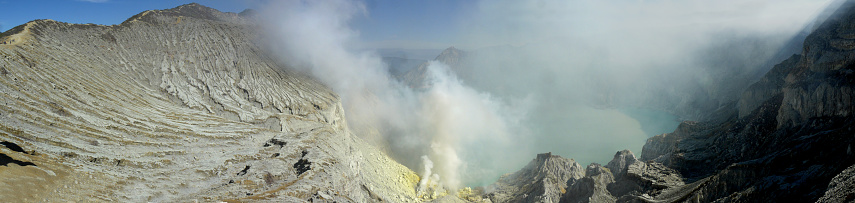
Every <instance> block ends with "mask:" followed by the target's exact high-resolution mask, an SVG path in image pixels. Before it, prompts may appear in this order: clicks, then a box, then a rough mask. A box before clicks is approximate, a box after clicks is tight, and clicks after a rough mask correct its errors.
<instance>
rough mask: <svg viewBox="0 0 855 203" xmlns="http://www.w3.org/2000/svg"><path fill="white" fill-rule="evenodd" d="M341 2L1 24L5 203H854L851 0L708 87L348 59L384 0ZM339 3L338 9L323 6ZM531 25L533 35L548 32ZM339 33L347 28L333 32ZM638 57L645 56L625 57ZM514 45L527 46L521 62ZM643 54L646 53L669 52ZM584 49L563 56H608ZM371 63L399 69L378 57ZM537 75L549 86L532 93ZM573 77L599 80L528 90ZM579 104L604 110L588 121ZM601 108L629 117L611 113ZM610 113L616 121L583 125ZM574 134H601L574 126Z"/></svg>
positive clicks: (497, 49) (500, 57)
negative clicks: (651, 120) (353, 26)
mask: <svg viewBox="0 0 855 203" xmlns="http://www.w3.org/2000/svg"><path fill="white" fill-rule="evenodd" d="M96 2H97V1H96ZM295 2H296V3H295ZM331 2H333V3H330V2H324V3H321V2H314V1H290V3H282V4H281V5H280V4H277V3H272V4H274V5H275V6H284V7H283V8H287V9H285V10H283V11H281V12H271V11H269V10H265V9H259V10H258V11H256V10H246V11H244V12H240V13H233V12H221V11H218V10H216V9H214V8H209V7H207V6H203V5H200V4H196V3H190V4H185V5H181V6H178V7H175V8H171V9H166V10H148V11H144V12H141V13H139V14H136V15H132V14H131V15H132V16H130V15H129V16H130V18H128V19H127V20H125V21H124V22H121V23H120V24H115V25H97V24H73V23H65V22H59V21H55V20H47V19H45V20H32V21H29V22H27V23H24V24H21V25H18V26H16V27H13V28H11V29H8V30H7V31H5V32H3V33H2V34H0V104H2V105H0V200H2V201H4V202H108V201H109V202H113V201H116V202H197V201H198V202H494V203H495V202H853V201H855V151H853V150H855V149H853V148H852V147H853V146H852V145H853V143H855V136H853V135H855V129H853V126H855V115H853V114H855V1H831V2H826V3H825V4H822V6H823V7H819V11H816V12H819V13H820V14H818V15H815V16H811V18H810V19H807V20H805V22H815V23H812V24H809V25H808V26H804V25H801V24H799V25H797V26H801V27H802V28H803V30H802V31H801V33H800V34H799V33H795V34H793V35H792V36H787V37H785V38H786V39H785V38H781V40H780V43H779V44H776V45H775V46H772V45H771V44H772V43H766V42H765V41H762V42H760V41H741V42H740V43H734V44H736V45H733V46H734V47H737V45H738V46H755V45H757V46H760V47H765V48H769V47H772V48H769V49H774V51H770V52H769V53H771V54H768V55H763V57H765V58H764V60H765V59H768V60H765V61H763V62H756V61H754V62H751V63H747V62H746V63H741V61H740V60H742V59H745V60H754V59H756V57H744V56H745V55H744V54H743V53H754V52H759V51H757V50H755V49H750V50H748V51H745V50H744V49H740V51H745V52H739V53H740V54H739V55H738V58H739V60H737V59H732V58H727V57H731V56H730V55H726V54H727V53H732V52H730V49H737V48H733V47H729V45H728V46H725V47H723V48H722V47H718V48H717V49H715V51H710V52H692V53H701V54H699V55H701V56H705V57H706V56H709V57H710V58H713V57H712V56H713V55H714V56H716V57H719V58H714V59H709V60H720V61H716V62H715V63H713V62H710V63H707V61H705V62H703V63H704V64H715V66H710V67H716V68H715V69H713V68H710V69H705V70H704V71H698V72H692V73H691V74H686V75H680V77H689V76H687V75H692V76H694V75H698V74H709V75H705V76H704V80H694V79H692V80H686V81H687V82H693V83H691V84H693V85H680V84H684V83H682V82H683V81H682V80H679V79H675V78H676V77H675V78H667V76H662V77H663V78H652V79H639V80H635V79H628V78H618V79H611V80H606V79H602V78H599V77H600V76H609V77H611V75H608V73H610V72H609V71H603V72H596V71H602V70H601V69H585V70H579V71H571V72H570V73H566V74H567V75H584V74H589V73H592V71H594V72H596V74H592V75H594V76H590V77H589V75H584V77H581V76H573V77H575V78H570V79H567V80H562V79H560V78H558V79H555V78H552V77H550V76H551V75H560V74H565V73H564V72H561V71H555V72H546V73H549V74H537V73H536V72H537V71H541V69H537V68H532V67H529V66H531V64H539V62H538V60H540V59H544V58H549V57H552V55H551V54H550V53H556V52H555V50H564V48H562V47H561V46H563V44H559V45H561V46H557V47H558V48H556V46H552V45H555V43H541V44H538V42H531V43H521V44H513V45H507V46H505V45H501V46H482V47H485V48H478V47H477V46H474V45H472V46H469V45H466V44H460V45H457V46H456V47H458V48H455V47H451V48H447V49H444V48H434V49H435V50H434V51H433V52H430V54H432V56H431V57H430V58H424V59H418V58H407V57H413V56H415V55H407V56H383V57H379V56H377V55H383V53H381V52H377V53H372V54H352V52H351V49H347V48H340V47H338V46H339V44H348V43H347V42H346V40H341V39H350V38H358V37H359V35H360V34H362V35H369V34H371V33H370V32H367V31H362V32H361V33H360V32H357V31H353V30H350V28H347V25H343V24H345V23H347V22H350V21H352V19H351V18H360V15H374V14H370V13H371V12H367V13H369V14H366V13H364V11H363V10H365V9H368V10H371V9H375V7H372V6H370V5H371V4H362V3H360V2H350V1H331ZM74 3H92V2H82V1H80V2H74ZM106 3H118V2H112V1H106ZM327 3H328V4H329V5H328V4H327ZM386 3H389V2H386ZM481 3H484V4H486V3H489V1H488V2H481ZM505 3H508V2H505ZM552 3H555V2H552ZM546 4H549V2H547V3H546ZM769 4H774V3H769ZM2 5H3V4H2V3H0V6H2ZM301 6H305V8H304V7H301ZM469 6H482V7H478V8H481V10H480V11H483V12H488V11H489V9H516V8H518V7H515V6H508V8H506V7H490V6H484V5H469ZM586 6H598V5H586ZM600 6H601V5H600ZM826 7H827V8H826ZM462 8H468V7H462ZM462 8H461V9H462ZM519 8H528V7H519ZM531 8H534V9H547V10H548V9H550V8H554V7H550V6H548V5H547V6H542V7H538V6H536V5H534V6H532V7H531ZM621 8H623V7H621ZM633 8H635V7H634V6H633ZM638 8H639V9H645V8H651V7H648V6H638ZM823 8H824V10H822V9H823ZM329 11H331V12H332V13H337V14H336V15H335V16H334V17H326V16H324V15H321V14H324V12H329ZM501 11H503V10H501ZM372 12H373V11H372ZM379 12H381V11H377V12H375V13H379ZM472 12H475V11H472ZM562 12H564V11H560V12H559V13H562ZM568 12H570V11H568ZM572 12H580V11H579V10H576V11H572ZM806 12H814V11H806ZM271 13H276V14H271ZM544 13H550V12H545V11H544ZM304 14H305V15H304ZM504 14H506V15H515V14H514V13H513V12H508V13H504ZM551 14H554V12H553V13H551ZM377 15H380V14H377ZM426 15H427V14H426ZM270 19H282V20H281V22H273V23H271V22H270V21H271V20H270ZM479 19H481V18H479ZM485 19H487V18H485ZM519 19H520V23H522V24H523V25H519V26H518V27H516V28H517V29H535V30H537V29H538V28H537V27H534V26H527V25H524V23H525V22H527V21H525V20H529V18H522V17H521V18H519ZM533 19H537V18H533ZM0 21H3V20H2V19H0ZM315 21H317V22H320V23H319V24H317V25H316V24H310V25H306V23H311V22H315ZM573 22H576V21H573ZM270 24H274V26H271V25H270ZM275 25H286V26H275ZM301 25H302V26H305V27H300V26H301ZM605 26H606V25H603V27H605ZM343 27H344V28H343ZM462 27H465V26H462ZM314 28H317V29H314ZM327 28H328V29H327ZM591 29H594V30H595V27H592V28H591ZM635 29H639V28H632V29H628V30H624V31H623V32H621V33H625V32H630V33H631V32H636V31H635ZM339 30H344V31H342V32H341V33H343V34H341V33H337V31H339ZM488 30H490V29H488ZM511 30H513V29H511ZM680 30H693V29H692V28H687V29H682V28H681V29H680ZM325 32H336V33H337V35H332V36H330V37H327V38H324V35H325V34H324V33H325ZM592 32H594V31H592ZM524 33H525V32H524ZM616 33H617V32H616ZM492 36H495V37H497V38H498V39H504V38H501V36H503V35H502V34H495V35H492ZM509 36H515V35H509ZM579 36H580V37H585V36H586V35H579ZM280 37H282V38H288V37H293V38H289V39H286V40H276V38H280ZM552 37H556V36H552ZM557 37H561V36H557ZM323 39H330V40H328V41H323ZM485 39H486V37H485ZM532 39H535V38H532ZM537 39H539V40H540V39H550V40H551V39H553V38H537ZM615 40H621V39H619V38H615ZM675 40H676V39H675ZM471 41H472V42H473V43H474V42H475V41H478V40H474V39H473V40H471ZM605 41H609V40H603V42H605ZM638 41H640V42H639V43H645V42H644V40H638ZM592 42H600V41H597V40H592ZM742 42H745V43H742ZM514 43H516V42H514ZM657 43H659V42H657ZM544 44H545V45H544ZM665 44H667V43H665ZM710 44H715V43H710ZM541 45H543V46H541ZM575 45H579V44H574V46H575ZM761 45H762V46H761ZM778 45H780V46H778ZM580 46H581V45H580ZM698 46H701V45H698ZM445 47H450V46H445ZM470 47H473V48H470ZM532 47H536V48H532ZM541 47H550V48H548V49H547V48H541ZM582 47H592V46H587V45H586V46H582ZM553 48H556V49H553ZM536 49H539V50H541V51H540V52H529V51H517V50H536ZM568 49H569V48H568ZM586 49H587V48H586ZM758 49H759V48H758ZM645 50H649V51H650V52H658V51H662V52H665V51H667V50H658V51H657V50H654V48H653V47H648V48H645ZM734 52H735V51H734ZM508 53H513V54H508ZM525 53H530V54H525ZM559 53H564V52H559ZM572 53H573V54H576V55H573V57H579V58H586V59H591V60H593V59H597V60H599V59H603V60H604V61H610V62H608V63H612V62H614V61H615V60H622V59H617V58H619V57H621V56H622V55H621V53H620V52H615V51H609V50H605V51H604V50H601V49H596V48H591V49H590V50H586V51H581V52H572ZM674 53H677V52H674ZM680 53H682V52H680ZM764 53H765V52H764ZM585 54H591V55H585ZM638 54H640V55H641V56H644V57H646V56H648V55H645V54H648V53H643V52H633V53H632V54H629V55H638ZM722 54H725V55H722ZM592 55H596V56H592ZM517 56H518V57H520V58H523V57H531V58H528V59H525V60H511V58H514V57H517ZM556 56H558V57H565V55H561V54H556ZM566 56H571V55H570V54H567V55H566ZM751 56H755V55H751ZM488 57H491V58H489V59H490V60H487V59H488ZM573 57H571V58H572V59H574V60H575V59H579V58H573ZM609 57H612V58H609ZM644 57H636V58H637V59H638V60H643V61H661V60H662V58H655V57H653V58H650V59H644ZM702 58H703V57H702ZM746 58H748V59H746ZM506 60H507V61H506ZM574 60H569V62H568V61H562V62H566V63H568V64H571V65H579V66H582V65H591V64H598V65H602V64H605V62H604V63H587V62H586V63H577V62H576V61H574ZM508 61H511V62H508ZM685 61H689V60H685ZM696 61H702V60H696ZM721 61H726V62H727V63H724V62H721ZM692 62H693V63H694V62H695V61H692ZM719 62H721V63H719ZM699 63H700V62H699ZM737 63H738V64H737ZM484 64H492V65H484ZM646 64H648V63H635V62H626V63H615V64H607V65H610V66H614V67H620V69H615V70H621V71H637V72H633V74H636V75H638V74H645V77H646V76H648V73H651V72H655V74H649V75H663V74H661V73H664V72H666V71H661V72H656V71H660V70H670V69H656V70H651V71H648V70H647V69H644V70H641V69H632V68H629V67H628V66H629V65H639V66H640V65H646ZM649 64H653V63H649ZM662 64H664V63H661V64H655V65H651V66H656V67H658V66H659V65H662ZM494 65H495V66H494ZM550 65H554V64H550ZM571 65H568V66H564V64H562V65H554V66H549V67H550V68H546V69H543V70H562V68H566V67H570V66H571ZM679 65H680V66H677V65H675V66H674V67H681V68H683V67H685V66H682V65H684V64H679ZM375 66H376V67H386V68H387V69H372V68H363V67H375ZM511 66H521V67H525V69H524V70H523V71H519V70H515V69H507V68H506V67H511ZM662 66H665V65H662ZM323 67H333V68H335V69H324V68H323ZM483 67H490V68H483ZM721 67H725V68H721ZM387 70H388V71H387ZM485 70H488V71H491V72H484V71H485ZM514 71H517V72H514ZM559 72H561V73H559ZM671 72H673V71H671ZM488 73H489V74H488ZM501 73H513V74H509V76H508V77H507V78H502V77H503V76H500V74H501ZM669 73H670V72H669ZM633 74H629V75H633ZM497 75H499V76H497ZM511 76H512V77H511ZM361 77H364V78H370V79H368V80H366V79H358V78H361ZM489 77H493V78H498V79H493V78H491V79H489V80H488V79H486V78H489ZM529 79H531V80H529ZM586 79H589V80H586ZM354 81H361V82H354ZM529 81H537V82H540V83H536V84H533V85H523V83H526V84H528V83H529ZM608 81H621V82H624V83H630V85H620V84H621V83H619V82H615V83H614V84H612V83H610V82H608ZM515 82H516V83H515ZM601 82H602V83H609V84H600V83H601ZM633 82H640V83H633ZM591 84H593V85H591ZM637 84H642V85H637ZM565 85H566V86H582V87H584V88H576V89H573V90H569V89H549V90H555V91H551V92H548V93H544V94H541V93H532V92H534V91H533V90H532V91H529V90H530V89H535V88H541V87H542V86H543V87H558V86H565ZM587 85H590V86H587ZM666 87H667V88H666ZM529 88H530V89H529ZM633 88H638V89H633ZM644 88H647V89H644ZM577 89H583V90H584V91H576V90H577ZM591 92H594V93H591ZM639 92H641V93H639ZM573 95H585V96H584V97H583V98H576V97H573ZM639 95H643V96H645V97H636V96H639ZM571 97H572V98H571ZM517 98H519V99H517ZM525 98H531V99H525ZM630 108H632V109H635V108H638V109H654V110H656V111H657V112H660V111H661V112H665V114H668V115H673V116H675V117H678V118H676V119H671V120H676V121H674V125H673V126H672V127H668V129H667V131H663V132H657V133H651V134H650V135H649V136H648V137H644V136H645V135H644V134H643V133H646V132H647V131H643V130H645V129H646V128H645V127H646V126H649V125H648V124H646V123H645V122H638V121H636V120H641V119H639V118H638V117H633V116H632V115H635V114H630V113H626V111H624V110H625V109H630ZM564 111H567V113H564ZM579 112H591V113H590V115H588V114H585V117H581V118H578V119H576V118H577V117H570V116H576V115H582V114H583V113H579ZM603 112H604V113H603ZM600 113H603V114H600ZM605 113H608V114H607V115H615V116H612V117H606V116H602V117H598V116H594V115H606V114H605ZM627 115H629V116H627ZM514 116H518V117H514ZM526 116H528V117H526ZM567 118H571V119H567ZM598 118H605V119H603V120H605V121H606V122H604V123H605V124H601V123H594V124H584V123H585V122H588V121H590V122H593V121H592V120H596V119H598ZM561 119H567V120H570V121H566V122H565V120H561ZM621 119H623V120H621ZM624 120H626V122H624ZM629 121H632V122H629ZM622 122H623V123H629V124H622ZM532 123H540V124H543V125H547V124H549V125H551V126H553V127H543V126H540V125H536V124H532ZM573 123H583V124H578V125H574V124H573ZM565 124H566V125H569V126H581V127H586V126H604V127H602V128H603V129H612V130H614V129H623V128H626V127H625V126H634V127H633V129H635V131H632V132H633V133H635V132H638V133H642V134H641V137H638V136H636V137H635V138H632V139H633V140H634V141H633V142H631V143H634V144H632V145H624V144H623V143H624V142H622V141H623V140H625V137H607V136H610V135H612V134H620V133H621V132H629V131H609V133H598V132H595V131H596V130H591V131H590V132H588V131H585V132H586V133H582V132H581V131H562V128H557V127H554V126H556V125H557V126H559V127H560V126H565ZM630 124H631V125H630ZM639 126H640V127H639ZM544 129H556V130H544ZM598 129H599V128H598ZM612 132H615V133H612ZM542 134H548V135H549V136H540V135H542ZM565 134H566V136H570V135H572V134H585V136H588V137H589V138H587V139H586V140H577V139H569V138H568V139H564V138H560V137H561V136H565ZM535 136H540V137H535ZM597 136H601V137H600V138H601V139H597ZM591 137H593V138H591ZM553 138H554V140H553ZM626 139H630V138H626ZM568 140H569V141H568ZM635 141H637V142H635ZM603 143H605V144H603ZM609 143H611V144H609ZM615 143H619V144H615ZM627 143H630V142H629V141H627ZM528 144H530V145H528ZM539 144H543V145H542V146H559V147H554V148H552V147H542V148H539V147H535V146H538V145H539ZM548 144H551V145H548ZM561 146H567V147H561ZM585 146H590V147H591V148H583V147H585ZM523 149H526V150H523ZM595 149H600V150H606V151H607V153H601V152H598V151H594V150H595ZM622 149H630V150H622ZM561 150H580V151H590V152H596V153H591V154H586V153H577V154H578V156H579V158H573V157H574V156H577V155H575V154H569V153H571V152H579V151H561ZM639 150H640V151H639ZM550 151H552V152H550ZM598 162H599V163H605V164H599V163H598ZM520 167H521V169H520Z"/></svg>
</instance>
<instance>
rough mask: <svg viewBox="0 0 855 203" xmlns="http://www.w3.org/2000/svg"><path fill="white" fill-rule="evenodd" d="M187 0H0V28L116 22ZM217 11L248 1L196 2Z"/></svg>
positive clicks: (241, 7)
mask: <svg viewBox="0 0 855 203" xmlns="http://www.w3.org/2000/svg"><path fill="white" fill-rule="evenodd" d="M192 2H193V1H186V0H156V1H139V0H87V1H83V0H0V10H2V12H0V30H2V31H6V30H8V29H12V28H13V27H15V26H18V25H20V24H24V23H26V22H29V21H31V20H35V19H53V20H56V21H62V22H69V23H95V24H102V25H112V24H119V23H121V22H122V21H125V19H128V18H130V17H131V16H133V15H135V14H137V13H140V12H143V11H146V10H154V9H168V8H173V7H176V6H179V5H182V4H188V3H192ZM198 3H200V4H202V5H206V6H209V7H212V8H215V9H217V10H221V11H227V12H240V11H243V10H244V9H246V8H248V7H249V6H250V4H249V3H248V2H247V1H198Z"/></svg>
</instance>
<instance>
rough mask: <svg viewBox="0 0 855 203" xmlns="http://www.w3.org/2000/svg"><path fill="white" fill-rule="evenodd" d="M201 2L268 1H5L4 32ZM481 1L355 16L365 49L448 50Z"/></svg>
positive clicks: (238, 3) (243, 5) (219, 5)
mask: <svg viewBox="0 0 855 203" xmlns="http://www.w3.org/2000/svg"><path fill="white" fill-rule="evenodd" d="M192 2H196V3H199V4H202V5H205V6H208V7H211V8H214V9H217V10H220V11H225V12H241V11H243V10H244V9H247V8H254V9H257V8H258V7H263V6H264V5H266V3H267V0H197V1H189V0H152V1H148V0H145V1H143V0H0V10H2V12H0V31H6V30H8V29H12V28H13V27H15V26H17V25H20V24H24V23H26V22H29V21H31V20H35V19H53V20H56V21H61V22H69V23H95V24H102V25H112V24H119V23H121V22H122V21H124V20H125V19H127V18H129V17H131V16H133V15H135V14H137V13H140V12H143V11H146V10H155V9H158V10H159V9H169V8H173V7H176V6H179V5H183V4H188V3H192ZM474 2H475V1H453V0H433V1H410V0H404V1H397V0H366V1H363V3H364V5H365V7H366V10H367V13H366V14H365V15H358V16H357V17H356V18H355V19H352V22H351V25H352V29H354V30H356V31H358V32H359V33H361V34H360V35H359V36H360V41H362V42H363V44H361V45H360V46H364V47H365V48H390V47H396V46H397V47H400V46H408V47H423V48H437V49H439V48H444V47H448V46H450V45H451V44H450V43H449V41H450V40H449V39H451V38H452V36H451V35H452V34H453V33H454V31H456V30H458V29H459V25H458V24H457V23H456V22H459V20H456V19H460V18H464V17H465V14H466V13H467V10H469V9H472V8H473V7H474V5H473V4H474Z"/></svg>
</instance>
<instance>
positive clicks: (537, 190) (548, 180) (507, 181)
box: [485, 153, 585, 202]
mask: <svg viewBox="0 0 855 203" xmlns="http://www.w3.org/2000/svg"><path fill="white" fill-rule="evenodd" d="M584 170H585V169H583V168H582V166H581V165H579V163H576V161H573V160H572V159H567V158H563V157H560V156H555V155H552V153H546V154H538V155H537V158H535V159H534V160H532V161H531V162H529V163H528V165H526V166H525V167H524V168H523V169H521V170H520V171H517V172H515V173H512V174H508V175H504V176H502V177H501V178H499V180H498V181H496V183H493V184H492V185H490V186H488V187H487V189H486V191H487V194H486V195H485V197H487V198H489V199H490V200H491V201H492V202H558V200H559V199H560V198H561V195H562V194H564V193H565V192H566V190H567V181H570V180H576V179H580V178H582V177H583V176H584V175H585V171H584Z"/></svg>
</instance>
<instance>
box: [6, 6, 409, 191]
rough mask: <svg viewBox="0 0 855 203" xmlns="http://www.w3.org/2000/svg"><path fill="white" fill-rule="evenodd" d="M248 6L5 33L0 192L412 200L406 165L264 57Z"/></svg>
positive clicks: (333, 99) (39, 25) (316, 91)
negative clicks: (234, 10)
mask: <svg viewBox="0 0 855 203" xmlns="http://www.w3.org/2000/svg"><path fill="white" fill-rule="evenodd" d="M249 13H251V12H245V13H244V14H243V15H239V14H235V13H222V12H219V11H216V10H214V9H211V8H208V7H204V6H201V5H198V4H188V5H183V6H179V7H176V8H173V9H168V10H154V11H145V12H142V13H140V14H138V15H135V16H133V17H131V18H129V19H128V20H127V21H125V22H123V23H122V24H119V25H112V26H102V25H92V24H86V25H80V24H69V23H62V22H56V21H52V20H36V21H32V22H29V23H27V24H24V25H21V26H18V27H16V28H13V29H11V30H10V31H8V32H6V33H4V36H3V37H2V39H0V41H3V42H4V43H2V44H0V103H2V105H0V141H3V143H12V144H9V145H7V144H4V146H5V148H3V147H0V153H2V154H4V155H6V156H8V157H9V160H14V162H13V161H10V164H6V165H4V166H0V182H2V183H0V184H3V185H16V186H20V187H0V198H2V199H4V200H7V201H24V202H27V201H49V202H52V201H63V202H64V201H92V200H96V201H123V202H145V201H152V202H159V201H167V202H172V201H176V202H190V201H195V200H201V201H221V200H234V201H284V202H295V201H307V200H309V201H313V200H314V201H316V200H321V201H337V202H372V201H392V202H406V201H411V200H414V199H415V191H414V187H415V184H416V183H417V182H418V176H417V175H416V174H415V173H414V172H412V171H411V170H409V169H407V168H406V167H404V166H402V165H400V164H398V163H396V162H395V161H393V160H391V159H390V158H388V157H387V156H386V155H385V154H383V153H382V152H381V151H379V150H377V149H376V148H374V147H372V146H369V145H368V144H367V143H365V142H364V141H362V140H361V139H360V138H358V137H357V136H354V135H353V134H352V133H351V132H350V131H349V130H348V127H347V123H346V122H345V119H344V118H343V116H344V115H343V113H342V112H343V110H342V107H341V104H340V101H339V98H338V96H337V95H336V94H335V93H333V92H332V91H331V90H330V89H329V88H327V87H325V86H324V85H322V84H320V83H319V82H316V81H315V80H313V79H311V78H309V77H306V76H303V75H301V74H299V73H297V72H295V71H290V70H289V69H288V68H287V67H285V66H283V65H281V64H279V63H276V61H275V60H274V59H273V58H274V57H273V56H270V55H268V54H267V52H266V51H265V50H264V49H263V48H262V47H261V46H259V43H258V41H257V36H258V33H255V30H258V28H257V26H256V25H255V24H253V23H252V21H251V20H250V19H248V18H247V17H246V16H247V15H250V14H249ZM10 146H17V147H10ZM17 148H20V149H21V150H15V149H17ZM20 151H24V152H20ZM4 159H5V158H4ZM24 163H32V165H30V164H24Z"/></svg>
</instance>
